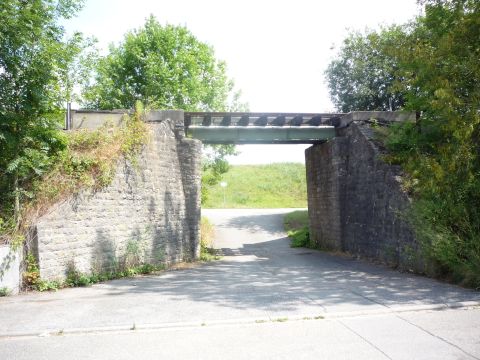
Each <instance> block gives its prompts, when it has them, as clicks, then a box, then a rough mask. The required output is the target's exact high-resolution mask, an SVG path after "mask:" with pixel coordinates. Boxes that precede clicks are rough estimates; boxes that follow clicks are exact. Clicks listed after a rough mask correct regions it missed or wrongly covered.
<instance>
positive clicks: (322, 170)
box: [305, 112, 423, 272]
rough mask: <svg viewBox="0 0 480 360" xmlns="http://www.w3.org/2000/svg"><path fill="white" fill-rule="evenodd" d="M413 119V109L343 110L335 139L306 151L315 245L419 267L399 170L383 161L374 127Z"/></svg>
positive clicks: (407, 202) (402, 265) (393, 264)
mask: <svg viewBox="0 0 480 360" xmlns="http://www.w3.org/2000/svg"><path fill="white" fill-rule="evenodd" d="M413 120H415V114H414V113H392V112H354V113H350V114H346V115H344V116H343V117H342V118H341V124H339V126H338V127H337V128H336V136H335V137H334V138H332V139H330V140H329V141H327V142H324V143H321V144H315V145H313V146H311V147H310V148H308V149H307V150H306V151H305V163H306V172H307V192H308V211H309V221H310V239H311V241H312V243H313V245H315V246H317V247H319V248H321V249H325V250H332V251H342V252H347V253H350V254H352V255H358V256H361V257H366V258H370V259H373V260H377V261H380V262H382V263H385V264H388V265H390V266H396V267H399V268H401V269H404V270H411V271H420V272H421V271H422V270H423V262H422V259H421V258H420V255H419V254H420V251H419V250H420V249H419V245H418V244H417V242H416V240H415V237H414V234H413V232H412V230H411V228H410V226H409V225H408V222H407V221H406V213H405V210H406V209H407V207H408V205H409V199H408V196H407V194H405V192H404V191H402V187H401V176H402V171H401V168H400V167H399V166H394V165H390V164H387V163H385V162H384V161H383V160H382V150H381V145H379V143H378V141H376V140H375V128H376V127H377V126H385V125H388V124H389V123H392V122H395V121H413Z"/></svg>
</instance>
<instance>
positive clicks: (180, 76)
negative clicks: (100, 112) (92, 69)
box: [85, 16, 233, 111]
mask: <svg viewBox="0 0 480 360" xmlns="http://www.w3.org/2000/svg"><path fill="white" fill-rule="evenodd" d="M232 88H233V83H232V82H231V81H230V80H229V79H228V78H227V75H226V72H225V63H223V62H220V61H217V60H216V58H215V55H214V51H213V49H212V48H211V47H210V46H208V45H207V44H204V43H202V42H200V41H199V40H197V39H196V38H195V36H194V35H193V34H192V33H191V32H190V31H189V30H187V29H186V28H185V27H182V26H173V25H166V26H162V25H161V24H160V23H159V22H158V21H157V20H156V19H155V17H153V16H150V17H149V18H148V19H147V21H146V23H145V25H144V26H143V27H142V28H140V29H137V30H133V31H130V32H128V33H127V34H126V35H125V37H124V40H123V42H122V43H121V44H119V45H118V46H114V45H112V46H111V47H110V53H109V54H108V55H107V56H106V57H104V58H103V59H101V60H100V61H99V63H98V68H97V75H96V79H95V83H94V84H92V85H91V86H89V87H87V89H86V91H85V98H86V100H87V101H86V105H87V106H88V107H93V108H98V109H114V108H128V109H129V108H132V107H133V106H134V104H135V101H137V100H141V101H142V102H144V103H145V105H146V106H148V107H151V108H157V109H183V110H186V111H209V110H217V111H221V110H225V109H226V104H227V98H228V95H229V93H230V91H231V90H232Z"/></svg>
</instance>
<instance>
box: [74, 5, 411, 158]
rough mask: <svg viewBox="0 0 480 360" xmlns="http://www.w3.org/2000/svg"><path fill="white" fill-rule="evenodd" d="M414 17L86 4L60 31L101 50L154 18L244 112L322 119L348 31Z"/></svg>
mask: <svg viewBox="0 0 480 360" xmlns="http://www.w3.org/2000/svg"><path fill="white" fill-rule="evenodd" d="M418 13H419V7H418V6H417V5H416V0H362V1H359V0H357V1H354V0H333V1H322V0H317V1H314V0H296V1H292V0H289V1H286V0H277V1H261V0H256V1H253V0H242V1H226V0H224V1H221V0H218V1H215V0H202V1H198V0H174V1H163V0H157V1H155V0H135V1H131V0H87V1H86V5H85V8H84V9H83V10H82V11H81V12H80V14H79V16H77V17H76V18H74V19H72V20H69V21H68V22H66V28H67V30H68V31H72V30H79V31H81V32H83V33H85V34H86V35H90V36H92V35H93V36H95V37H96V38H97V39H98V41H99V42H98V46H99V47H100V48H101V49H104V50H105V49H106V48H107V47H108V44H109V43H111V42H114V43H117V42H119V41H121V40H122V38H123V35H124V34H125V32H127V31H128V30H130V29H133V28H138V27H140V26H142V25H143V24H144V21H145V18H146V17H148V16H149V15H150V14H153V15H155V16H156V17H157V19H158V20H159V21H160V22H162V23H170V24H175V25H177V24H179V25H185V26H187V27H188V28H189V29H190V30H191V31H192V32H193V33H194V34H195V35H196V36H197V38H198V39H199V40H201V41H203V42H206V43H208V44H210V45H212V46H213V47H214V49H215V52H216V55H217V58H219V59H222V60H225V61H226V63H227V66H228V73H229V76H230V77H232V78H233V79H234V80H235V84H236V87H237V88H238V89H241V90H242V93H243V100H244V101H247V102H248V103H249V105H250V110H251V111H259V112H260V111H265V112H267V111H268V112H329V111H333V110H334V108H333V105H332V103H331V102H330V100H329V97H328V90H327V86H326V83H325V80H324V75H323V73H324V71H325V69H326V67H327V65H328V63H329V61H330V60H331V59H332V58H333V56H334V55H335V53H336V51H337V50H338V47H339V45H340V44H341V41H342V39H343V38H344V37H345V36H346V34H347V33H348V30H349V29H350V30H363V29H365V28H366V27H369V28H378V26H380V25H388V24H392V23H404V22H406V21H408V20H409V19H412V18H413V17H414V16H415V15H417V14H418ZM239 149H240V151H241V152H242V154H241V155H240V156H237V157H236V158H234V159H231V162H232V163H268V162H278V161H300V162H303V156H304V155H303V151H304V149H305V146H301V145H297V146H281V145H273V146H266V145H262V146H259V145H256V146H254V145H251V146H242V147H239Z"/></svg>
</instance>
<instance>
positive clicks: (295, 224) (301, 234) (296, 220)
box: [283, 210, 311, 247]
mask: <svg viewBox="0 0 480 360" xmlns="http://www.w3.org/2000/svg"><path fill="white" fill-rule="evenodd" d="M283 226H284V228H285V231H286V232H287V234H288V236H289V237H290V238H291V239H292V243H291V244H290V246H291V247H311V243H310V232H309V229H308V211H307V210H297V211H293V212H291V213H288V214H286V215H285V217H284V218H283Z"/></svg>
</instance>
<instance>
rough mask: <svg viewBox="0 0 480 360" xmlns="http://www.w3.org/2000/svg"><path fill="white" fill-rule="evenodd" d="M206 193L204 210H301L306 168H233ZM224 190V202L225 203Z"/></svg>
mask: <svg viewBox="0 0 480 360" xmlns="http://www.w3.org/2000/svg"><path fill="white" fill-rule="evenodd" d="M223 181H225V182H226V183H227V186H226V188H225V189H223V188H222V187H221V186H220V184H218V185H215V186H213V187H212V188H211V189H210V191H209V198H208V199H207V201H206V203H205V204H203V207H204V208H245V209H248V208H304V207H306V206H307V186H306V180H305V165H304V164H300V163H277V164H268V165H236V166H232V167H231V168H230V170H229V171H228V172H227V173H226V174H225V175H224V179H223ZM224 190H225V202H224Z"/></svg>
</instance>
